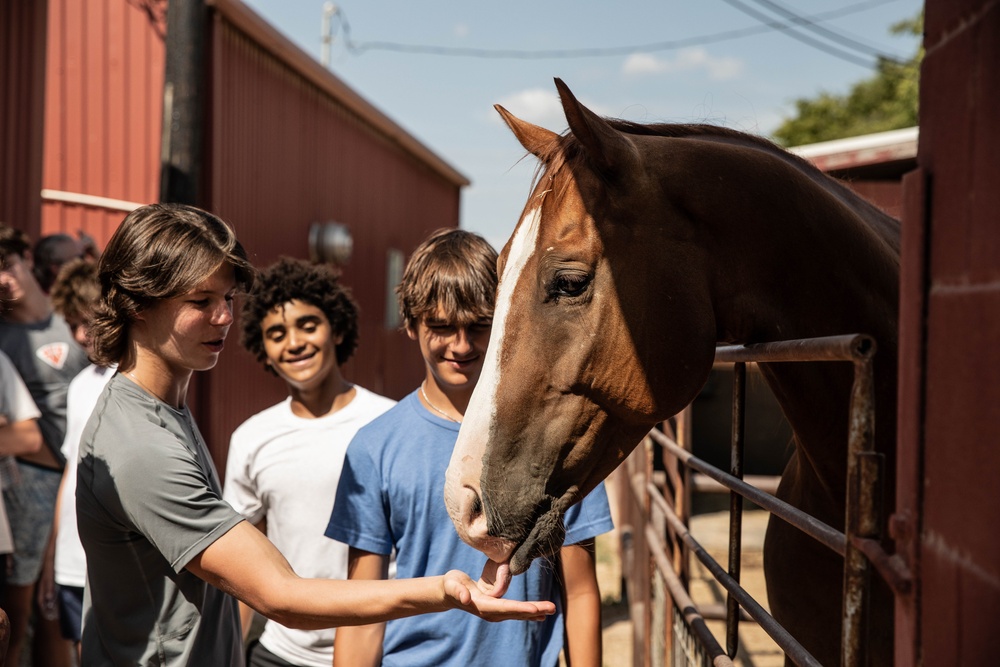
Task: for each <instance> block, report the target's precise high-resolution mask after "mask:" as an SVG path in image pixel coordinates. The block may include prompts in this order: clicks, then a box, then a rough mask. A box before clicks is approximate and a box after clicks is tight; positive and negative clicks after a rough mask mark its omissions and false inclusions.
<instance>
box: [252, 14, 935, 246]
mask: <svg viewBox="0 0 1000 667" xmlns="http://www.w3.org/2000/svg"><path fill="white" fill-rule="evenodd" d="M245 2H246V4H247V5H249V6H250V7H251V8H252V9H254V10H255V11H256V12H257V13H258V14H260V15H261V16H262V17H263V18H264V19H265V20H267V21H268V22H269V23H270V24H271V25H273V26H274V27H276V28H277V29H278V30H279V31H280V32H282V33H283V34H284V35H285V36H286V37H288V38H289V39H291V40H292V41H293V42H294V43H295V44H296V45H297V46H299V47H300V48H301V49H302V50H304V51H305V52H306V53H308V54H310V55H312V56H313V57H314V58H316V60H318V61H322V60H323V57H324V46H323V39H322V37H323V34H324V33H323V26H324V17H323V15H324V5H325V4H326V3H325V2H324V0H245ZM330 4H331V6H332V7H333V8H334V9H335V10H336V12H335V13H334V14H333V15H332V17H331V19H330V21H329V25H330V31H329V32H330V35H331V37H332V40H331V43H330V44H329V47H328V67H329V69H330V70H331V71H332V72H333V73H334V74H335V75H336V76H338V77H339V78H340V79H341V80H343V81H344V82H345V83H347V84H348V85H349V86H351V88H353V89H354V90H355V91H356V92H357V93H358V94H360V95H361V96H362V97H364V98H365V99H366V100H368V101H369V102H370V103H372V104H373V105H374V106H376V107H377V108H378V109H379V110H380V111H381V112H382V113H384V114H385V115H386V116H388V117H389V118H390V119H392V120H393V121H394V122H395V123H396V124H397V125H399V126H400V127H402V128H403V129H404V130H406V131H407V132H408V133H410V134H411V135H413V136H414V137H415V138H416V139H417V140H419V141H420V142H421V143H423V144H424V145H425V146H427V147H428V148H429V149H431V150H432V151H433V152H434V153H436V154H437V155H439V156H440V157H441V158H443V159H444V160H445V161H446V162H448V163H449V164H450V165H451V166H452V167H454V168H455V169H456V170H458V171H459V172H460V173H461V174H463V175H464V176H465V177H466V178H467V179H469V180H470V181H471V182H472V184H471V185H470V186H468V187H466V188H464V189H463V191H462V199H461V209H460V210H461V212H460V221H459V223H460V226H462V227H463V228H465V229H469V230H471V231H474V232H478V233H480V234H482V235H483V236H484V237H486V239H487V240H489V241H490V243H492V244H493V245H494V246H495V247H496V248H497V249H499V248H500V247H502V246H503V244H504V243H506V241H507V238H508V237H509V236H510V235H511V233H512V232H513V230H514V226H515V225H516V224H517V220H518V217H519V215H520V213H521V209H522V207H523V205H524V201H525V199H526V197H527V196H528V190H529V186H530V183H531V179H532V176H533V174H534V171H535V167H536V164H535V159H534V158H533V157H532V156H528V157H524V149H523V148H522V147H521V146H520V144H519V143H518V142H517V140H516V139H515V138H514V135H513V134H511V133H510V131H509V130H508V129H507V127H506V125H504V124H503V122H502V121H501V120H500V117H499V115H498V114H497V113H496V111H495V110H494V109H493V105H494V104H501V105H503V106H504V107H505V108H507V109H508V110H509V111H511V112H512V113H513V114H514V115H516V116H518V117H519V118H522V119H524V120H527V121H530V122H532V123H534V124H536V125H541V126H543V127H546V128H548V129H551V130H553V131H556V132H562V131H563V130H565V129H566V122H565V118H564V117H563V115H562V108H561V106H560V105H559V100H558V96H557V94H556V89H555V86H554V84H553V78H554V77H559V78H561V79H562V80H563V81H565V82H566V84H567V85H568V86H569V88H570V89H571V90H572V91H573V93H574V95H575V96H576V97H577V98H578V99H579V100H580V101H581V102H583V103H584V104H585V105H586V106H588V107H590V108H591V109H592V110H594V111H596V112H597V113H599V114H601V115H604V116H614V117H618V118H625V119H628V120H632V121H637V122H649V123H653V122H657V123H659V122H707V123H712V124H716V125H724V126H727V127H730V128H734V129H739V130H743V131H746V132H751V133H755V134H762V135H769V134H770V133H771V132H773V131H774V129H776V128H777V127H778V126H779V125H780V124H781V122H782V120H783V119H785V118H788V117H792V116H794V114H795V100H797V99H801V98H812V97H815V96H816V95H817V94H819V93H821V92H828V93H832V94H844V93H847V92H848V91H849V90H850V88H851V86H852V85H853V84H855V83H857V82H859V81H861V80H863V79H866V78H868V77H870V76H872V74H873V73H874V71H875V69H874V64H873V63H874V61H875V57H874V55H872V54H875V53H879V54H885V55H888V56H892V57H896V58H898V59H907V58H910V57H911V56H912V55H913V54H914V53H915V52H916V50H917V48H918V46H919V40H918V38H916V37H913V36H909V35H906V36H902V35H893V34H891V32H890V28H891V26H892V25H894V24H896V23H898V22H899V21H902V20H906V19H911V18H913V17H915V16H916V15H917V13H918V12H919V11H920V8H921V6H922V4H923V3H922V1H921V0H840V1H836V0H800V1H799V2H794V3H793V2H792V1H791V0H686V1H685V2H681V1H679V0H614V1H612V0H604V2H597V1H596V0H504V1H502V2H482V1H477V0H462V1H458V0H437V1H434V2H412V1H404V0H338V1H337V2H336V3H330ZM789 12H792V13H791V14H789ZM779 25H780V26H781V27H780V28H779V27H777V26H779ZM807 25H808V26H811V27H812V29H813V30H812V31H810V30H808V29H806V27H805V26H807ZM793 35H797V36H798V37H795V36H793ZM831 35H833V36H832V37H831Z"/></svg>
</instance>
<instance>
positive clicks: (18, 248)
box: [0, 222, 31, 268]
mask: <svg viewBox="0 0 1000 667" xmlns="http://www.w3.org/2000/svg"><path fill="white" fill-rule="evenodd" d="M30 249H31V240H30V239H29V238H28V235H27V234H25V233H24V232H22V231H21V230H20V229H14V228H13V227H11V226H9V225H6V224H4V223H2V222H0V268H4V267H5V266H6V264H7V262H6V260H7V258H8V257H10V256H11V255H18V256H20V257H24V256H25V255H26V254H27V252H28V250H30Z"/></svg>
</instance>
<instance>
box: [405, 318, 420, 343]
mask: <svg viewBox="0 0 1000 667" xmlns="http://www.w3.org/2000/svg"><path fill="white" fill-rule="evenodd" d="M403 328H404V329H406V335H407V336H409V337H410V340H416V339H417V332H416V331H414V330H413V327H411V326H410V323H409V322H407V323H406V324H405V325H403Z"/></svg>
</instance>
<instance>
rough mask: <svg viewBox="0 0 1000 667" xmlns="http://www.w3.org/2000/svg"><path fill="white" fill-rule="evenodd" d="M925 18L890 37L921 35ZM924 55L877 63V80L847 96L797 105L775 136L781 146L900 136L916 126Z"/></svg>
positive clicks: (802, 100) (895, 28) (830, 96)
mask: <svg viewBox="0 0 1000 667" xmlns="http://www.w3.org/2000/svg"><path fill="white" fill-rule="evenodd" d="M923 29H924V16H923V12H922V11H921V13H920V14H919V15H918V16H917V17H916V18H913V19H910V20H907V21H902V22H900V23H897V24H896V25H894V26H893V27H892V33H893V34H896V35H898V34H912V35H920V34H922V33H923ZM923 57H924V49H923V46H921V47H920V48H919V49H917V52H916V54H914V56H913V57H912V58H910V59H909V60H907V61H905V62H903V63H897V62H891V61H888V60H884V59H882V60H879V63H878V66H877V68H876V71H875V74H874V75H873V76H872V77H870V78H868V79H865V80H864V81H861V82H859V83H856V84H854V86H853V87H852V88H851V90H850V92H849V93H847V94H846V95H834V94H832V93H827V92H823V93H820V94H819V96H818V97H816V98H813V99H806V98H799V99H798V100H796V101H795V108H796V111H797V116H795V117H794V118H789V119H786V120H785V122H784V123H782V124H781V126H780V127H779V128H778V129H777V130H775V131H774V138H775V140H776V141H777V142H778V143H780V144H782V145H784V146H801V145H803V144H812V143H816V142H818V141H829V140H831V139H842V138H845V137H855V136H859V135H862V134H871V133H873V132H885V131H887V130H898V129H901V128H904V127H913V126H914V125H916V124H917V105H918V102H919V82H920V61H921V60H923Z"/></svg>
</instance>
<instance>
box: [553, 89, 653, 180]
mask: <svg viewBox="0 0 1000 667" xmlns="http://www.w3.org/2000/svg"><path fill="white" fill-rule="evenodd" d="M555 82H556V88H557V89H558V90H559V99H560V101H561V102H562V106H563V113H565V114H566V122H567V123H568V124H569V129H570V130H571V131H572V132H573V135H574V136H575V137H576V138H577V140H578V141H579V142H580V144H582V145H583V148H584V149H585V150H586V152H587V157H588V158H589V159H590V163H591V165H592V166H593V167H594V168H595V169H596V170H597V171H598V172H600V173H602V174H604V175H605V176H610V175H612V174H613V173H615V172H616V171H619V170H620V169H621V168H622V165H623V164H626V163H629V162H632V161H634V160H635V159H636V152H635V147H634V146H633V145H632V142H631V141H629V140H628V139H627V138H626V137H625V136H624V135H623V134H622V133H621V132H619V131H618V130H616V129H615V128H613V127H611V125H610V124H609V123H608V122H607V121H606V120H604V119H603V118H601V117H600V116H598V115H597V114H596V113H594V112H593V111H591V110H590V109H588V108H587V107H585V106H583V105H582V104H580V101H579V100H577V99H576V97H575V96H574V95H573V93H572V92H570V89H569V86H567V85H566V84H565V83H563V80H562V79H560V78H558V77H557V78H556V79H555Z"/></svg>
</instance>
